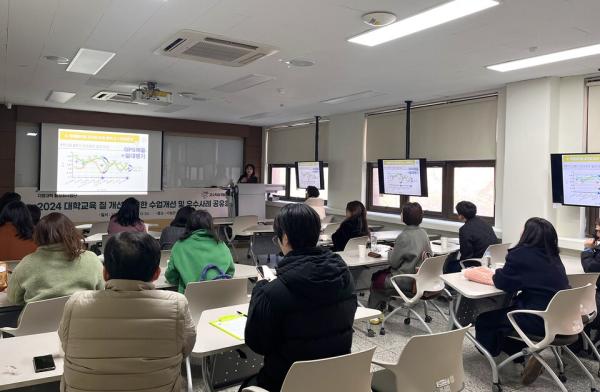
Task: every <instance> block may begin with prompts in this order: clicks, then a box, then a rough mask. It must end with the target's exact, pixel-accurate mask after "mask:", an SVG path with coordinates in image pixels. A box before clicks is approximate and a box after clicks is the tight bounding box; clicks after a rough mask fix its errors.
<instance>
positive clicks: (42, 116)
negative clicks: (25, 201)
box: [0, 106, 262, 192]
mask: <svg viewBox="0 0 600 392" xmlns="http://www.w3.org/2000/svg"><path fill="white" fill-rule="evenodd" d="M17 122H18V123H23V124H24V125H23V126H36V127H39V124H41V123H44V122H46V123H57V124H72V125H86V126H94V127H112V128H125V129H144V130H156V131H163V132H165V133H171V134H181V135H206V136H234V137H241V138H243V139H244V162H247V163H253V164H255V166H256V171H257V173H261V171H262V129H261V128H260V127H253V126H249V125H238V124H225V123H214V122H207V121H195V120H182V119H172V118H162V117H149V116H132V115H126V114H113V113H102V112H88V111H81V110H67V109H56V108H44V107H32V106H13V108H12V109H11V110H8V109H6V108H5V107H4V106H3V107H2V108H0V137H2V143H0V165H2V166H1V167H2V168H3V170H2V171H0V192H6V191H9V190H14V187H15V178H17V179H18V180H17V181H20V180H21V179H19V170H18V169H17V170H16V171H15V161H16V159H17V160H22V159H27V157H15V141H16V134H17ZM261 180H262V179H261Z"/></svg>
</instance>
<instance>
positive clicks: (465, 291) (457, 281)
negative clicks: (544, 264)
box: [441, 255, 584, 385]
mask: <svg viewBox="0 0 600 392" xmlns="http://www.w3.org/2000/svg"><path fill="white" fill-rule="evenodd" d="M561 259H562V261H563V264H564V265H565V270H566V272H567V275H574V274H581V273H584V271H583V267H582V266H581V260H580V258H579V257H576V256H565V255H561ZM502 265H503V264H496V267H501V266H502ZM441 278H442V280H443V281H444V283H446V285H448V286H450V287H451V288H453V289H454V291H455V294H454V296H453V298H452V301H451V303H450V306H449V310H450V317H449V320H448V328H449V329H450V330H452V329H453V328H462V327H463V325H461V324H460V322H459V320H458V316H457V313H458V310H459V307H460V304H461V302H462V301H463V299H464V298H467V299H470V300H482V299H492V298H498V299H501V298H502V296H506V295H507V293H506V292H505V291H502V290H500V289H498V288H496V287H494V286H489V285H485V284H481V283H477V282H473V281H470V280H468V279H467V278H465V276H464V274H463V272H456V273H452V274H444V275H441ZM504 302H505V301H497V303H498V304H499V306H504V305H505V304H504ZM466 336H467V338H468V339H469V340H470V341H471V342H472V343H473V344H474V345H475V346H476V347H477V348H478V349H479V351H480V352H481V354H482V355H483V356H484V357H485V358H486V359H487V361H488V362H489V364H490V367H491V369H492V383H493V384H494V385H498V382H499V381H498V380H499V377H498V365H497V364H496V361H495V360H494V357H492V356H491V355H490V353H489V352H488V351H487V350H486V349H485V348H484V347H483V346H482V345H481V344H480V343H479V342H478V341H477V340H476V339H475V336H473V334H472V333H471V332H470V331H467V334H466Z"/></svg>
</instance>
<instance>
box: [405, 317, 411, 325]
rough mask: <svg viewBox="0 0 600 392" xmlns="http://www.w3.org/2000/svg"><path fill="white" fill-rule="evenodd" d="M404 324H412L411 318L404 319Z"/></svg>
mask: <svg viewBox="0 0 600 392" xmlns="http://www.w3.org/2000/svg"><path fill="white" fill-rule="evenodd" d="M404 324H406V325H409V324H410V319H409V318H408V317H407V318H405V319H404Z"/></svg>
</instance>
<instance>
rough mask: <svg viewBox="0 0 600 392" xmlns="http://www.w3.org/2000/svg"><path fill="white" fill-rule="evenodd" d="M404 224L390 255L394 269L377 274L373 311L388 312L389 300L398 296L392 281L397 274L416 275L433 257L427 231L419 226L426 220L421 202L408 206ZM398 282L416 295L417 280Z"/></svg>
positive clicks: (403, 211)
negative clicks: (393, 296) (414, 291)
mask: <svg viewBox="0 0 600 392" xmlns="http://www.w3.org/2000/svg"><path fill="white" fill-rule="evenodd" d="M402 221H403V222H404V223H405V224H406V227H405V228H404V229H403V230H402V233H400V235H399V236H398V238H396V242H395V243H394V249H393V250H392V251H391V252H390V253H389V255H388V259H389V262H390V268H389V269H387V270H383V271H379V272H376V273H375V274H374V275H373V279H372V280H373V283H372V285H371V294H370V295H369V304H368V307H369V308H373V309H380V310H384V308H385V303H386V302H387V300H388V298H389V297H390V296H391V295H393V294H395V293H396V290H395V289H394V286H392V282H391V279H390V278H391V277H392V276H394V275H402V274H414V273H416V272H417V268H418V267H419V266H420V265H421V263H423V261H424V260H425V258H426V257H428V255H431V254H432V252H431V243H430V242H429V236H428V235H427V232H426V231H425V230H423V229H421V228H420V227H419V225H420V224H421V222H422V221H423V209H422V208H421V205H420V204H419V203H406V204H404V207H402ZM396 283H397V284H398V287H400V289H401V290H402V291H404V292H406V293H409V294H411V293H412V291H413V285H414V280H413V279H408V278H407V279H398V280H396ZM411 296H412V294H411Z"/></svg>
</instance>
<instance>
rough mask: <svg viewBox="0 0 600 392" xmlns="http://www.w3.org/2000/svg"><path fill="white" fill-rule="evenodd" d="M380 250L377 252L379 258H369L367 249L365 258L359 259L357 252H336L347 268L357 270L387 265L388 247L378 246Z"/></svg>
mask: <svg viewBox="0 0 600 392" xmlns="http://www.w3.org/2000/svg"><path fill="white" fill-rule="evenodd" d="M379 246H380V247H381V248H382V249H381V250H380V251H379V252H378V253H379V254H380V255H381V257H370V256H369V255H368V253H369V249H367V255H366V256H365V257H360V256H359V255H358V250H351V251H346V252H337V254H338V255H340V256H341V257H342V259H343V260H344V262H345V263H346V265H348V268H357V267H366V268H370V267H378V266H381V265H386V264H388V253H389V251H390V247H389V246H385V245H379Z"/></svg>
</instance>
